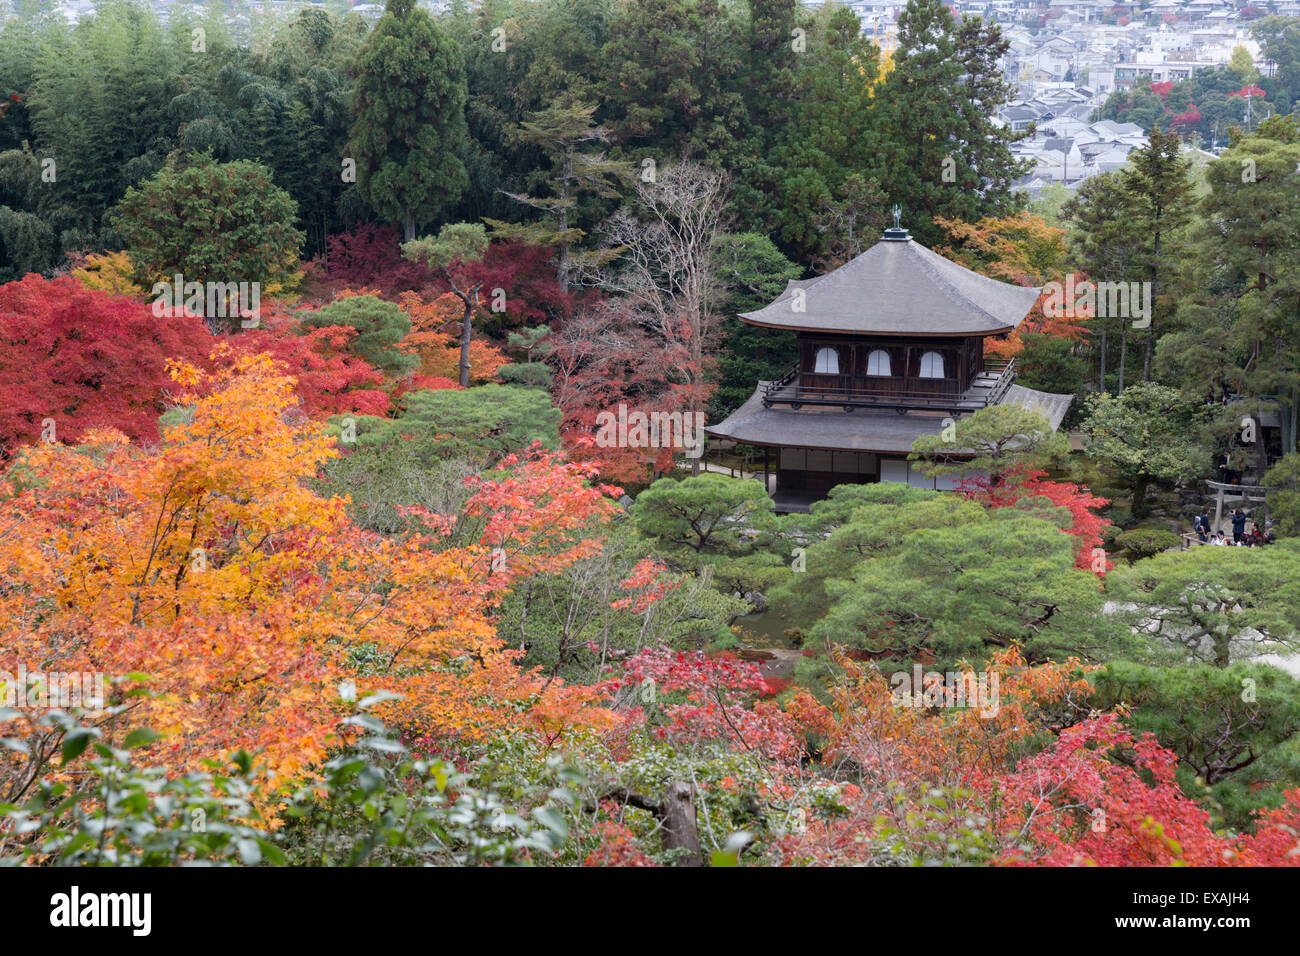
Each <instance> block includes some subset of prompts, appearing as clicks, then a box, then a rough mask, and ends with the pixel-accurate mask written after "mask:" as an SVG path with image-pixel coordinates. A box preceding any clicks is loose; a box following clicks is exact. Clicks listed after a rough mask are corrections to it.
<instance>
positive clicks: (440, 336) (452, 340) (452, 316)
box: [397, 292, 510, 384]
mask: <svg viewBox="0 0 1300 956" xmlns="http://www.w3.org/2000/svg"><path fill="white" fill-rule="evenodd" d="M397 301H398V304H399V305H400V306H401V307H402V311H403V312H405V313H406V314H407V315H409V316H410V317H411V334H410V335H408V336H406V338H404V339H403V340H402V342H401V345H400V348H401V349H402V351H404V352H411V353H414V354H416V355H418V356H419V357H420V365H419V368H418V370H417V371H416V375H419V376H424V377H428V378H444V379H451V380H452V381H455V380H456V379H457V377H458V376H459V375H460V333H459V331H455V332H453V331H447V330H448V329H452V328H455V327H456V324H457V323H459V322H460V321H461V317H462V311H463V306H462V305H461V301H460V299H458V298H456V296H455V295H453V294H452V293H450V292H444V293H443V294H442V295H440V296H438V297H437V298H436V299H434V300H433V301H432V302H425V301H424V299H423V298H422V297H421V296H420V295H419V293H416V292H403V293H402V294H401V296H399V297H398V300H397ZM509 364H510V358H509V357H508V356H507V355H506V354H505V353H504V352H502V351H501V350H500V349H499V348H497V347H496V346H494V345H489V344H488V343H486V342H482V341H480V340H478V339H474V340H472V341H471V342H470V344H469V368H470V383H471V384H481V383H483V382H489V381H491V380H492V379H493V378H495V377H496V374H497V371H498V370H499V369H500V368H501V366H503V365H509Z"/></svg>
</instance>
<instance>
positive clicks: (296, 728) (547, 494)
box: [0, 346, 611, 778]
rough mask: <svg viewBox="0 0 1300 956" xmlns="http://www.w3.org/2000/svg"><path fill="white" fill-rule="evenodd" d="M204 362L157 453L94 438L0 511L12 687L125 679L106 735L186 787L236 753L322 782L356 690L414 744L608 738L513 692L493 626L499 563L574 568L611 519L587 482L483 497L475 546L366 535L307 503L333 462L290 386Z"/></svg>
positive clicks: (334, 510)
mask: <svg viewBox="0 0 1300 956" xmlns="http://www.w3.org/2000/svg"><path fill="white" fill-rule="evenodd" d="M213 360H214V362H215V364H216V365H217V367H218V371H216V372H215V373H212V374H208V373H205V372H204V371H202V370H201V369H199V368H198V367H196V366H193V365H188V364H180V365H176V366H174V367H173V368H172V376H173V379H174V382H175V387H176V388H177V389H178V390H179V391H181V392H182V393H183V394H184V395H185V396H186V397H187V398H188V399H189V400H190V401H191V403H192V413H191V414H190V415H189V416H188V419H187V420H186V421H185V422H184V423H183V424H180V425H177V426H175V427H173V428H170V429H168V430H167V433H166V435H165V436H164V440H163V442H162V444H161V445H160V446H159V447H158V448H157V449H156V450H154V451H147V450H144V449H142V448H140V447H138V446H133V445H131V444H129V443H128V442H127V440H126V439H125V437H124V436H123V435H121V433H118V432H113V431H110V430H100V431H94V432H90V433H88V434H87V435H86V436H85V443H84V444H83V445H81V446H77V447H68V446H64V445H59V444H53V445H51V444H42V445H38V446H36V447H33V448H32V449H30V450H29V451H28V452H27V453H26V454H25V456H24V461H23V468H22V471H21V476H22V477H21V479H20V480H18V481H15V480H14V479H13V478H12V476H11V482H10V485H9V487H7V488H6V489H4V492H5V495H4V498H5V500H4V504H3V508H2V510H0V529H3V532H4V534H3V538H0V569H2V573H3V576H4V578H5V579H6V580H7V581H11V582H21V583H20V584H16V586H11V587H8V588H6V589H5V590H4V592H3V594H2V595H0V611H3V613H4V622H5V623H4V625H3V627H4V634H3V645H2V646H3V655H4V663H3V669H7V670H9V671H10V672H13V670H14V668H15V666H16V664H17V662H19V661H42V662H44V663H43V666H44V667H45V668H46V669H47V670H59V671H79V670H80V671H94V672H103V673H107V674H108V675H110V676H121V675H135V676H133V677H132V678H130V679H129V680H127V681H125V682H124V683H122V684H120V685H118V687H117V690H116V692H115V693H116V695H118V696H117V697H116V700H117V701H118V702H120V701H121V700H122V698H121V696H120V695H121V694H123V693H125V692H127V691H129V690H130V689H131V688H132V687H135V686H137V685H138V686H142V687H144V688H147V689H148V690H149V691H150V692H151V695H152V696H149V697H146V698H142V699H141V700H140V702H139V703H138V705H137V706H134V707H132V708H131V709H130V710H129V712H128V713H127V714H126V715H123V716H119V717H117V718H115V719H114V720H112V721H111V722H110V723H107V724H105V726H104V727H103V728H102V730H103V731H104V732H105V733H107V734H109V735H111V736H112V737H114V738H116V737H117V736H118V735H120V734H125V733H127V732H128V731H129V730H130V729H131V728H132V727H137V726H149V727H152V728H154V729H155V730H158V731H161V732H162V733H163V734H164V736H163V738H162V740H160V741H158V742H157V743H155V744H154V745H153V749H154V756H155V758H156V759H157V760H158V761H159V762H161V763H163V764H165V765H167V766H169V767H173V768H175V769H178V770H179V769H182V768H189V767H194V766H197V764H198V763H199V761H200V760H202V759H203V758H205V757H207V756H210V755H211V754H212V753H214V752H217V753H219V752H223V751H225V750H229V749H234V748H240V747H242V748H247V749H250V750H259V751H261V752H262V755H263V759H264V760H265V762H266V764H267V766H268V767H269V768H270V769H271V770H272V771H273V772H274V773H276V774H278V775H279V776H280V777H281V778H291V777H295V776H300V775H303V774H308V773H310V772H311V768H312V767H313V765H315V764H317V763H318V762H319V761H320V760H321V759H322V758H323V757H324V755H325V753H326V752H327V750H328V748H329V747H330V746H331V742H332V741H335V740H337V736H336V722H337V720H338V717H339V710H338V707H339V700H338V696H339V695H338V686H339V683H340V682H341V681H343V680H345V679H353V680H355V681H356V683H357V684H358V685H359V686H362V687H367V688H382V689H386V690H390V691H394V692H396V693H400V694H402V695H403V697H402V699H401V700H399V701H395V702H392V703H391V704H389V705H388V706H387V708H386V710H385V714H386V716H387V717H388V718H389V719H391V720H393V721H395V722H397V723H399V724H400V725H401V726H404V727H409V728H413V729H416V730H417V731H419V732H424V733H437V734H440V735H445V736H451V737H462V738H466V739H483V738H484V737H486V736H489V735H491V734H493V733H497V732H500V731H501V730H503V729H505V728H506V727H511V728H514V729H520V728H529V727H531V728H533V729H534V731H535V732H536V733H538V734H541V735H543V736H544V737H545V739H546V740H548V741H556V740H558V739H560V738H561V737H562V736H563V735H564V734H565V733H566V732H567V731H568V729H569V728H570V727H573V726H579V725H581V726H604V725H607V724H608V723H609V722H610V720H611V718H609V717H608V716H607V713H606V712H605V711H604V710H603V709H602V708H600V707H599V706H596V704H597V702H598V701H597V699H598V697H599V695H600V691H599V689H598V688H591V689H589V688H581V687H575V688H571V687H567V686H565V685H564V684H562V683H561V682H559V681H546V680H544V679H542V678H541V677H539V676H537V675H534V674H531V673H528V672H524V671H521V670H520V669H519V667H518V665H517V664H516V662H515V658H516V652H514V651H511V650H508V649H506V648H505V647H504V646H503V645H502V643H501V642H500V641H499V640H498V639H497V637H496V635H495V631H494V628H493V625H492V621H491V605H492V602H493V600H494V595H496V594H498V593H499V589H500V588H499V584H497V583H496V582H494V581H492V580H491V550H490V549H491V547H492V546H494V545H500V544H502V543H506V544H507V546H509V547H511V548H512V549H514V551H513V557H512V560H511V564H510V574H511V575H514V576H522V575H526V574H529V573H533V572H535V571H536V570H538V569H540V568H543V567H546V568H555V567H562V566H563V564H564V562H566V561H569V560H572V556H573V555H574V554H578V553H582V551H583V544H582V541H581V539H580V535H579V534H578V533H577V526H578V525H580V524H583V523H584V521H585V520H586V519H588V518H593V517H598V516H599V515H600V513H601V503H602V501H603V500H604V498H603V495H602V493H601V492H600V491H599V490H598V489H592V488H586V487H585V486H584V483H583V481H582V473H581V472H580V471H576V470H572V469H567V470H566V469H565V468H564V467H563V466H560V465H558V464H556V463H554V462H552V461H549V460H547V459H543V458H533V459H532V460H530V461H529V462H521V463H519V464H520V467H519V468H518V469H517V470H516V471H508V470H504V469H503V470H502V472H501V473H500V475H498V476H495V477H494V478H493V479H491V480H487V479H485V480H484V482H483V484H482V487H481V489H480V492H479V494H478V495H476V496H475V497H474V498H472V499H471V502H470V505H469V507H470V508H471V509H473V510H476V511H479V512H481V513H484V514H488V515H489V516H490V520H489V522H488V528H489V531H488V533H487V534H486V535H485V537H484V540H483V541H482V542H481V543H478V544H474V545H471V546H467V547H459V548H450V547H442V546H441V545H440V542H439V540H438V533H437V532H436V531H434V532H427V531H426V532H422V533H420V534H412V535H409V536H406V537H403V538H384V537H381V536H378V535H374V534H370V533H364V532H361V531H360V530H358V529H357V528H356V527H354V526H353V525H351V523H350V522H349V520H348V518H347V516H346V512H345V509H344V502H343V501H342V500H340V499H325V498H321V497H320V496H318V495H316V494H315V493H313V492H312V491H310V490H309V489H308V488H307V487H306V485H305V483H304V480H305V479H306V478H308V477H310V476H311V475H313V474H314V473H315V471H316V469H317V468H318V467H319V466H320V464H321V463H322V462H324V461H325V460H326V459H328V458H329V457H331V456H332V455H334V454H335V451H334V443H333V442H332V440H330V439H329V438H328V436H327V435H326V434H325V432H324V431H323V429H322V428H321V427H320V426H319V425H317V424H315V423H313V422H311V421H310V420H308V419H305V418H303V417H302V416H301V415H295V414H293V411H294V409H295V407H296V400H295V397H294V392H293V382H292V380H291V379H290V378H289V377H287V376H286V375H284V374H283V372H282V369H281V368H280V367H279V366H277V365H276V364H275V363H274V362H273V360H272V359H271V358H270V357H268V356H266V355H253V356H250V355H241V354H238V353H237V352H235V351H234V350H232V349H230V348H229V347H228V346H227V347H223V348H222V349H221V350H220V351H219V352H218V353H217V354H216V355H215V356H214V359H213ZM539 492H541V493H542V494H541V497H542V498H544V499H545V500H543V501H539V494H538V493H539ZM427 517H428V518H429V520H428V521H426V522H424V523H423V524H424V526H425V527H426V528H437V527H438V524H439V522H438V520H437V519H436V516H427ZM445 523H446V522H444V524H445ZM358 655H360V656H358ZM361 659H365V660H367V661H369V662H370V664H369V665H368V668H367V669H365V670H362V671H359V670H358V666H357V662H358V660H361ZM145 675H147V676H145ZM11 723H20V722H19V721H14V722H11ZM7 731H9V732H13V731H14V728H7ZM18 732H19V733H21V729H19V731H18Z"/></svg>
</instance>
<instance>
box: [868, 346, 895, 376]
mask: <svg viewBox="0 0 1300 956" xmlns="http://www.w3.org/2000/svg"><path fill="white" fill-rule="evenodd" d="M867 374H868V375H891V374H893V373H892V372H890V370H889V353H888V352H886V351H885V350H884V349H873V350H872V352H871V354H870V355H868V356H867Z"/></svg>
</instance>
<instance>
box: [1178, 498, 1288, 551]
mask: <svg viewBox="0 0 1300 956" xmlns="http://www.w3.org/2000/svg"><path fill="white" fill-rule="evenodd" d="M1192 530H1193V531H1195V532H1196V537H1198V538H1199V539H1200V540H1201V543H1202V544H1214V545H1224V546H1226V545H1229V544H1232V545H1236V546H1237V547H1242V548H1253V547H1255V546H1256V545H1261V544H1272V543H1273V533H1272V532H1271V531H1269V530H1268V529H1267V528H1261V527H1260V526H1259V522H1258V521H1251V522H1250V530H1249V531H1247V530H1246V515H1245V513H1244V512H1243V511H1242V510H1241V509H1240V508H1238V509H1237V510H1236V511H1234V512H1233V513H1232V540H1231V541H1229V540H1228V539H1227V537H1225V536H1224V533H1223V532H1222V531H1214V530H1212V529H1211V527H1210V509H1209V508H1203V509H1202V510H1201V513H1200V514H1198V515H1197V516H1196V517H1195V518H1193V519H1192Z"/></svg>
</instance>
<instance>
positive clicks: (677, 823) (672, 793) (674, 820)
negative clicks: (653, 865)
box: [663, 780, 704, 866]
mask: <svg viewBox="0 0 1300 956" xmlns="http://www.w3.org/2000/svg"><path fill="white" fill-rule="evenodd" d="M663 820H664V836H663V841H664V843H663V845H664V849H665V850H683V851H685V852H684V853H683V854H682V855H681V857H679V859H678V865H679V866H703V865H704V857H703V855H702V854H701V853H700V831H699V827H698V824H697V823H696V819H695V788H694V787H693V786H691V784H689V783H686V782H685V781H682V780H670V781H669V782H668V790H667V792H666V793H665V794H664V817H663Z"/></svg>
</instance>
